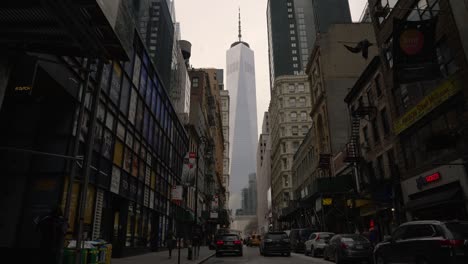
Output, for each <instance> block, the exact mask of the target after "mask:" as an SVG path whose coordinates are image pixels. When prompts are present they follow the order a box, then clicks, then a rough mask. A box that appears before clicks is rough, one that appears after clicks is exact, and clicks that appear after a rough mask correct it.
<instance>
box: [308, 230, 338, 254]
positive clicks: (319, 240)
mask: <svg viewBox="0 0 468 264" xmlns="http://www.w3.org/2000/svg"><path fill="white" fill-rule="evenodd" d="M334 235H335V234H334V233H330V232H316V233H312V234H310V236H309V239H308V240H307V241H306V242H305V245H304V246H305V249H304V254H305V255H306V256H308V255H309V254H310V255H312V256H313V257H316V256H318V255H319V254H323V249H324V248H325V246H326V245H327V242H328V241H329V240H330V238H332V236H334Z"/></svg>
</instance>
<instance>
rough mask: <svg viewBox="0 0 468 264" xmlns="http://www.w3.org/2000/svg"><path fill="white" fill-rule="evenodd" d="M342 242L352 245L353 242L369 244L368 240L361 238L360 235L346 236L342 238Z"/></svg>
mask: <svg viewBox="0 0 468 264" xmlns="http://www.w3.org/2000/svg"><path fill="white" fill-rule="evenodd" d="M341 241H343V242H345V243H352V242H369V240H367V238H365V237H363V236H360V235H346V236H342V237H341Z"/></svg>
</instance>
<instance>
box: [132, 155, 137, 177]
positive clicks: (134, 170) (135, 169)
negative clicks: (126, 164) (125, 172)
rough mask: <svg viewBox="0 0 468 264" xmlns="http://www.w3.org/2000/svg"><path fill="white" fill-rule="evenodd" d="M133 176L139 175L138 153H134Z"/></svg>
mask: <svg viewBox="0 0 468 264" xmlns="http://www.w3.org/2000/svg"><path fill="white" fill-rule="evenodd" d="M132 176H134V177H137V176H138V158H137V156H136V155H134V157H133V160H132Z"/></svg>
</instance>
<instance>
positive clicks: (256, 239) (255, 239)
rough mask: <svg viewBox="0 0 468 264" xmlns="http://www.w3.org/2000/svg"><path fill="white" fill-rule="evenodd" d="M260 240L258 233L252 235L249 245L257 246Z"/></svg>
mask: <svg viewBox="0 0 468 264" xmlns="http://www.w3.org/2000/svg"><path fill="white" fill-rule="evenodd" d="M261 241H262V238H261V237H260V235H252V237H251V239H250V245H251V246H252V247H258V246H260V242H261Z"/></svg>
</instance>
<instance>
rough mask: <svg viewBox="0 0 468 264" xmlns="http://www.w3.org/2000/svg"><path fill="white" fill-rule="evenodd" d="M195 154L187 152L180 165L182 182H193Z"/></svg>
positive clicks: (190, 183)
mask: <svg viewBox="0 0 468 264" xmlns="http://www.w3.org/2000/svg"><path fill="white" fill-rule="evenodd" d="M195 174H196V155H195V152H187V154H186V155H185V158H184V166H183V167H182V182H183V183H185V184H189V185H194V184H195Z"/></svg>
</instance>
